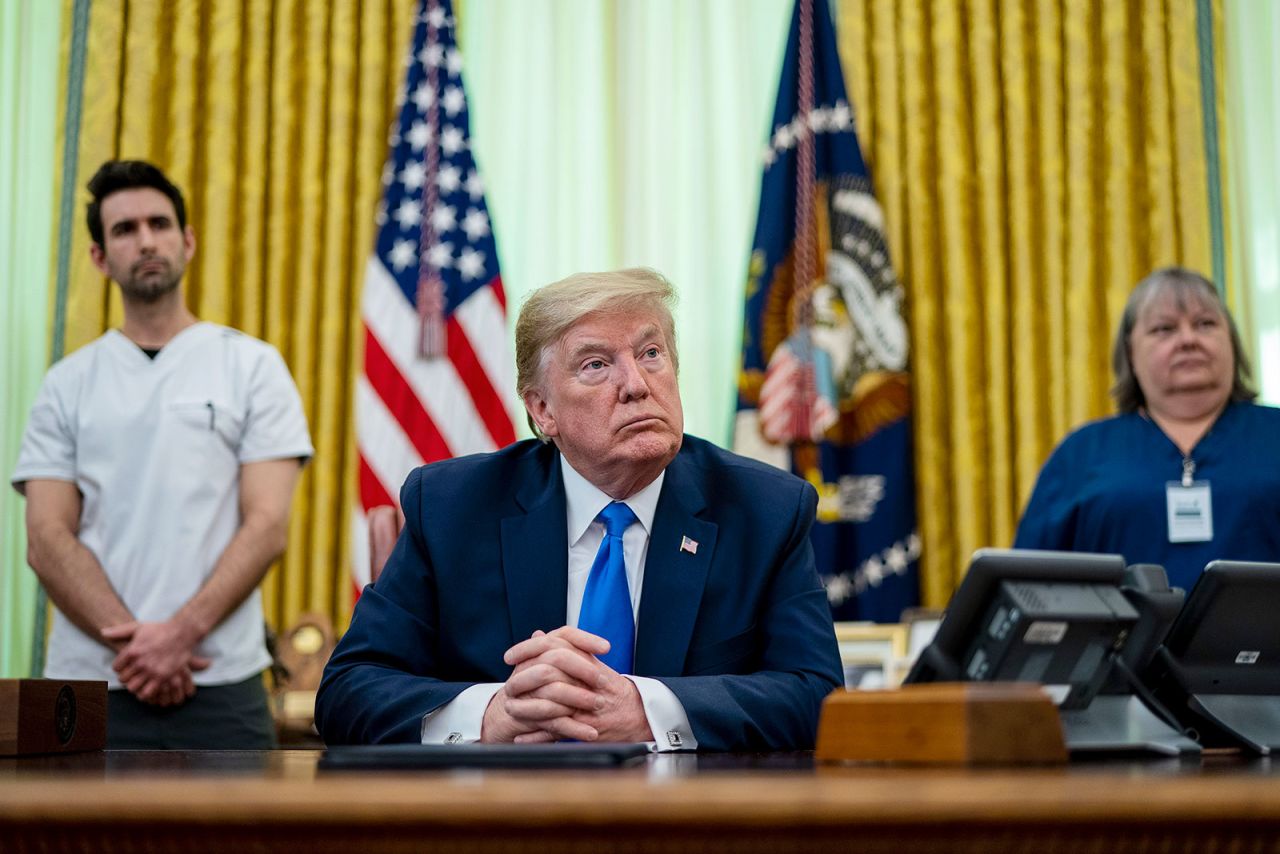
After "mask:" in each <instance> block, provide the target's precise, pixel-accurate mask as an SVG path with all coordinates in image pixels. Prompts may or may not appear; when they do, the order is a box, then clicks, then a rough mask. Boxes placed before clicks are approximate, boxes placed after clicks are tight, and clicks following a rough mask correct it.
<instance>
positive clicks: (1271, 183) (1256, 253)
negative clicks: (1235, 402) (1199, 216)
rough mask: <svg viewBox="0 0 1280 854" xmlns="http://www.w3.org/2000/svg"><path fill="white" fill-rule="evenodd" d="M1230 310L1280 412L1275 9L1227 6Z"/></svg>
mask: <svg viewBox="0 0 1280 854" xmlns="http://www.w3.org/2000/svg"><path fill="white" fill-rule="evenodd" d="M1224 23H1225V25H1226V26H1225V40H1226V51H1225V52H1226V56H1225V57H1224V59H1225V61H1226V85H1225V87H1224V88H1225V95H1226V113H1227V116H1226V122H1227V134H1226V135H1227V171H1228V192H1227V198H1228V203H1229V216H1228V221H1229V227H1230V231H1231V234H1230V239H1228V241H1227V244H1228V246H1230V247H1231V249H1232V252H1231V259H1230V260H1231V264H1230V269H1231V272H1232V275H1231V277H1230V278H1231V280H1232V284H1233V285H1235V287H1233V288H1232V290H1231V293H1230V296H1231V298H1232V308H1233V310H1234V313H1235V315H1236V319H1237V320H1238V321H1239V323H1240V326H1241V327H1242V328H1241V330H1240V332H1241V335H1243V336H1244V337H1245V338H1246V339H1247V344H1246V346H1248V347H1249V349H1250V350H1251V351H1252V354H1253V361H1254V365H1253V367H1254V379H1255V380H1256V381H1257V384H1258V386H1259V389H1260V391H1261V392H1262V398H1263V400H1265V401H1266V402H1268V403H1272V404H1280V59H1277V58H1276V45H1277V44H1280V6H1277V4H1275V3H1257V2H1253V0H1231V2H1228V3H1227V4H1226V19H1225V22H1224Z"/></svg>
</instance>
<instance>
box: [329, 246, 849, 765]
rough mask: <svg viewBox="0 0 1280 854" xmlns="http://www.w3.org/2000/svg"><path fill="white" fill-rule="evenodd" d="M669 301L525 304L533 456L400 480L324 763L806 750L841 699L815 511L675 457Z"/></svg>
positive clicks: (595, 282) (609, 286)
mask: <svg viewBox="0 0 1280 854" xmlns="http://www.w3.org/2000/svg"><path fill="white" fill-rule="evenodd" d="M673 300H674V292H673V290H672V288H671V285H670V284H669V283H668V282H667V281H666V280H665V279H664V278H662V277H661V276H660V275H658V274H657V273H654V272H653V271H651V270H623V271H619V272H614V273H600V274H579V275H576V276H572V277H570V278H568V279H565V280H563V281H561V282H557V283H555V284H552V285H548V286H547V287H544V288H542V289H540V290H538V291H537V292H535V293H534V294H532V295H531V296H530V297H529V299H528V300H527V301H526V303H525V305H524V307H523V309H522V310H521V312H520V318H519V320H518V322H517V324H516V367H517V373H518V377H517V390H518V391H519V393H520V395H521V398H522V399H523V401H524V404H525V409H526V411H527V413H528V417H529V423H530V426H531V427H532V428H533V430H534V432H535V434H536V435H537V436H538V439H532V440H526V441H523V442H517V443H516V444H514V445H511V446H509V447H507V448H504V449H503V450H501V451H497V452H495V453H492V454H482V455H476V456H470V457H462V458H459V459H453V460H446V461H443V462H439V463H435V464H432V465H429V466H423V467H422V468H419V469H417V470H415V471H414V472H413V473H412V474H411V475H410V476H409V478H408V480H407V481H406V482H405V484H404V487H403V489H402V490H401V495H400V498H401V506H402V508H403V510H404V515H405V529H404V531H403V532H402V533H401V535H400V539H399V541H398V542H397V544H396V547H395V550H394V551H393V553H392V555H391V557H390V559H389V560H388V562H387V566H386V568H385V569H384V570H383V572H382V575H381V576H380V577H379V579H378V581H377V583H376V584H375V585H372V586H370V587H368V588H366V589H365V591H364V594H363V595H362V596H361V598H360V601H359V603H358V605H357V607H356V609H355V613H354V614H353V616H352V621H351V627H350V629H349V630H348V631H347V633H346V635H345V636H344V637H343V639H342V641H341V642H340V643H339V644H338V647H337V649H336V650H335V651H334V654H333V658H332V659H331V660H330V661H329V664H328V666H327V667H326V668H325V674H324V679H323V681H322V682H321V685H320V691H319V695H318V696H317V698H316V722H317V726H318V727H319V730H320V734H321V735H322V736H323V737H324V739H325V741H326V742H328V743H329V744H344V743H357V744H358V743H378V742H416V741H419V740H420V741H422V742H424V743H441V742H447V743H453V742H464V741H481V742H511V741H515V742H539V741H556V740H563V739H576V740H578V741H602V742H603V741H611V742H619V741H632V742H634V741H649V742H656V744H657V746H658V749H660V750H680V749H682V750H690V749H700V750H788V749H799V748H808V747H812V746H813V743H814V739H815V735H816V730H817V720H818V712H819V708H820V706H821V703H822V700H823V698H824V697H826V695H827V694H828V693H830V692H831V691H832V690H833V689H835V688H837V687H838V686H840V684H841V682H842V679H841V667H840V658H839V654H838V652H837V649H836V641H835V634H834V631H833V629H832V624H831V615H830V612H829V610H828V606H827V601H826V596H825V594H824V592H823V589H822V585H821V582H820V581H819V579H818V576H817V573H816V571H815V569H814V561H813V551H812V549H811V547H810V544H809V529H810V527H811V526H812V524H813V521H814V516H815V510H816V507H817V495H816V493H815V492H814V489H813V487H812V486H810V485H809V484H807V483H806V482H804V481H802V480H800V479H799V478H796V477H794V476H792V475H790V474H787V473H785V472H782V471H779V470H777V469H774V468H771V467H768V466H765V465H762V464H759V463H757V462H754V461H752V460H748V459H745V458H742V457H739V456H736V455H734V454H731V453H728V452H726V451H724V450H721V449H719V448H717V447H715V446H713V445H711V444H709V443H707V442H705V441H703V440H701V439H696V438H694V437H692V436H686V435H684V416H683V412H682V409H681V403H680V392H679V385H678V382H677V379H676V370H677V364H678V360H677V354H676V347H675V329H674V323H673V320H672V316H671V310H670V304H671V303H672V301H673ZM620 505H625V506H620ZM619 520H621V521H619ZM628 606H629V607H628Z"/></svg>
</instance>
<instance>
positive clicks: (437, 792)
mask: <svg viewBox="0 0 1280 854" xmlns="http://www.w3.org/2000/svg"><path fill="white" fill-rule="evenodd" d="M320 755H321V754H320V753H319V752H318V751H302V750H295V751H272V752H261V753H257V752H243V753H242V752H234V751H228V752H169V753H161V752H133V751H114V752H105V753H95V754H81V755H77V756H64V757H38V758H26V759H0V850H6V851H7V850H15V851H23V850H33V851H34V850H39V851H62V850H75V851H81V850H103V849H105V848H108V847H111V848H113V849H115V850H166V849H174V850H182V851H206V850H207V851H216V850H233V849H241V850H250V849H252V850H264V851H266V850H288V849H297V848H303V849H306V850H308V851H309V852H325V851H342V852H344V854H353V852H356V851H359V852H365V851H400V850H408V849H410V848H413V849H420V848H422V847H423V846H424V845H425V846H426V847H429V848H431V849H433V850H440V851H450V850H458V851H463V850H465V851H473V852H475V851H489V850H494V851H498V850H500V851H506V852H517V851H546V852H550V851H565V850H570V851H573V850H579V851H605V850H627V851H637V852H639V851H693V850H697V851H735V852H743V851H745V852H756V851H758V852H768V854H781V852H786V851H800V850H826V849H832V850H841V851H850V850H866V851H883V852H894V854H905V853H906V852H912V851H936V850H948V851H998V850H1037V851H1075V850H1081V851H1104V850H1105V851H1126V850H1132V851H1202V850H1211V849H1216V850H1241V851H1258V850H1275V851H1280V777H1278V776H1276V775H1275V774H1274V773H1273V771H1272V767H1271V765H1270V763H1269V762H1268V761H1266V760H1260V761H1253V762H1245V761H1242V760H1240V759H1238V758H1236V757H1230V756H1210V757H1208V758H1207V759H1205V760H1204V761H1200V760H1196V761H1194V762H1189V763H1179V762H1178V761H1176V760H1157V761H1152V762H1143V763H1134V762H1124V763H1107V764H1102V763H1087V764H1074V765H1070V766H1066V767H1062V768H1027V769H1011V768H1000V769H962V768H931V769H923V768H876V767H828V766H815V765H814V763H813V760H812V758H811V756H809V755H808V754H786V755H774V756H711V755H707V756H694V755H665V756H654V757H650V758H649V759H648V760H647V761H646V762H645V763H644V764H642V765H639V766H634V767H630V768H624V769H615V770H600V771H581V770H579V771H567V770H566V771H524V772H520V771H474V770H472V771H430V772H414V773H394V774H391V773H370V772H361V773H353V772H347V773H331V772H325V771H317V768H316V762H317V760H318V758H319V756H320Z"/></svg>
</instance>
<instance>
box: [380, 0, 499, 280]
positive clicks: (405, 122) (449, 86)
mask: <svg viewBox="0 0 1280 854" xmlns="http://www.w3.org/2000/svg"><path fill="white" fill-rule="evenodd" d="M423 6H424V7H429V8H424V10H423V11H422V12H421V13H420V15H419V22H420V29H421V32H419V33H417V34H416V36H415V37H416V38H417V39H418V46H417V47H415V48H414V49H412V50H411V51H410V52H409V53H408V56H409V57H410V59H409V63H408V67H407V68H406V83H405V85H404V88H403V91H402V92H401V93H400V102H401V103H400V110H399V120H398V122H397V124H396V127H395V128H393V129H392V133H391V143H392V157H391V161H392V162H391V164H390V165H389V166H388V167H387V169H385V170H384V172H383V181H384V183H385V184H386V187H387V191H386V193H385V198H384V200H383V203H382V204H380V205H379V208H378V212H377V214H376V221H377V223H378V226H379V238H378V240H379V243H378V245H379V251H380V252H381V253H382V258H383V261H384V263H385V265H386V267H387V269H388V270H391V271H393V272H394V273H395V275H396V278H397V281H398V283H399V285H400V288H401V290H403V291H404V293H405V296H406V297H407V298H408V299H409V301H410V302H414V301H415V294H416V293H417V287H418V286H417V282H418V278H419V274H420V272H421V271H419V270H418V266H419V264H421V265H422V268H423V271H432V272H434V273H438V274H440V276H441V277H442V280H443V282H444V285H445V288H446V304H447V305H456V304H459V303H460V302H461V301H462V300H464V299H466V297H467V296H468V295H469V294H470V293H472V292H473V291H474V290H475V288H476V287H477V286H478V285H484V284H485V283H487V282H488V281H489V280H490V279H492V278H493V276H494V275H496V274H497V257H496V253H495V251H494V249H493V235H492V224H491V223H490V220H489V216H488V212H487V210H486V209H485V202H484V184H483V182H482V181H481V180H480V177H479V176H478V175H477V174H476V167H475V163H474V162H473V161H472V158H471V144H470V139H469V136H468V133H469V131H468V124H469V119H468V110H467V99H466V93H465V89H464V84H463V80H462V77H461V75H460V72H461V69H462V54H461V53H460V52H459V51H458V49H457V46H456V45H455V44H454V43H453V27H454V21H453V19H452V16H451V15H449V14H447V13H446V12H445V11H444V10H445V9H446V8H447V6H448V4H447V3H443V4H442V3H439V2H438V0H436V1H435V2H431V3H423ZM424 235H425V237H426V240H425V242H424Z"/></svg>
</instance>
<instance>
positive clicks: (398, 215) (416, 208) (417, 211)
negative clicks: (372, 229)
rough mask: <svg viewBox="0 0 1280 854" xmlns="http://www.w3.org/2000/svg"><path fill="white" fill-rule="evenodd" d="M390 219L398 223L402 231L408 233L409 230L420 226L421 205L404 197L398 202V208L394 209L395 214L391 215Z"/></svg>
mask: <svg viewBox="0 0 1280 854" xmlns="http://www.w3.org/2000/svg"><path fill="white" fill-rule="evenodd" d="M392 217H393V218H394V219H395V221H396V222H398V223H400V228H401V230H402V231H408V230H409V229H410V228H413V227H414V226H416V225H421V224H422V205H421V204H419V203H418V202H415V201H413V199H410V198H409V197H407V196H406V197H405V198H404V199H403V200H402V201H401V202H400V207H398V208H396V212H395V213H394V214H392Z"/></svg>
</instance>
